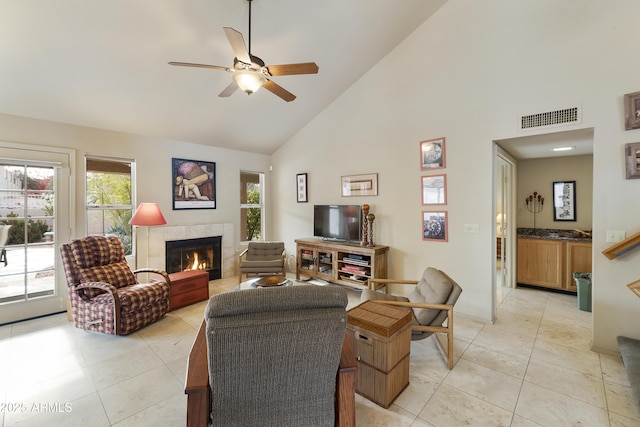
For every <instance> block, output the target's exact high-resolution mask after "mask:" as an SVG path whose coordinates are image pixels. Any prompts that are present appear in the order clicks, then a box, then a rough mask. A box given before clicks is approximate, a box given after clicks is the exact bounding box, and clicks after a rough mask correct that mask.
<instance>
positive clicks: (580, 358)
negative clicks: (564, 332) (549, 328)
mask: <svg viewBox="0 0 640 427" xmlns="http://www.w3.org/2000/svg"><path fill="white" fill-rule="evenodd" d="M531 359H532V360H536V361H538V362H541V363H552V364H554V365H557V366H562V367H564V368H567V369H571V370H573V371H579V372H583V373H585V374H590V375H594V376H599V375H600V373H601V369H600V355H599V354H598V353H596V352H593V351H585V350H584V349H582V350H579V349H577V348H574V347H567V346H564V345H558V344H555V343H552V342H549V341H543V340H536V342H535V344H534V346H533V352H532V353H531Z"/></svg>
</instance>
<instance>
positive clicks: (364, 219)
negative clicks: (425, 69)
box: [360, 204, 369, 246]
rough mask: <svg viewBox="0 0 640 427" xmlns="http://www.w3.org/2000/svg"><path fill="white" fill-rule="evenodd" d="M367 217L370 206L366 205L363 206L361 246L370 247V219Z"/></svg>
mask: <svg viewBox="0 0 640 427" xmlns="http://www.w3.org/2000/svg"><path fill="white" fill-rule="evenodd" d="M367 215H369V205H367V204H364V205H362V242H360V246H368V245H369V240H368V236H367V233H368V230H367V229H368V227H369V224H368V221H369V220H368V219H367Z"/></svg>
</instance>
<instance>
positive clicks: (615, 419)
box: [609, 412, 640, 427]
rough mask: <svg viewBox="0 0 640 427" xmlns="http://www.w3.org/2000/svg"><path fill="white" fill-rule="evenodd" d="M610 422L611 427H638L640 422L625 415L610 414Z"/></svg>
mask: <svg viewBox="0 0 640 427" xmlns="http://www.w3.org/2000/svg"><path fill="white" fill-rule="evenodd" d="M609 421H610V422H611V427H638V425H640V424H638V420H637V419H634V418H629V417H625V416H623V415H619V414H616V413H614V412H609Z"/></svg>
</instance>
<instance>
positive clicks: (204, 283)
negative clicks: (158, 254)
mask: <svg viewBox="0 0 640 427" xmlns="http://www.w3.org/2000/svg"><path fill="white" fill-rule="evenodd" d="M169 278H170V279H171V290H170V292H169V298H170V300H171V310H175V309H178V308H181V307H185V306H187V305H191V304H194V303H196V302H200V301H205V300H208V299H209V273H208V272H206V271H202V270H189V271H180V272H178V273H171V274H169Z"/></svg>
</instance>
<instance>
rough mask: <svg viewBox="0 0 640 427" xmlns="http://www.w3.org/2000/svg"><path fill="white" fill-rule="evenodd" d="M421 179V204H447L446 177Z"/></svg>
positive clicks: (434, 176)
mask: <svg viewBox="0 0 640 427" xmlns="http://www.w3.org/2000/svg"><path fill="white" fill-rule="evenodd" d="M421 179H422V204H423V205H446V204H447V175H445V174H443V175H430V176H423V177H421Z"/></svg>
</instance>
